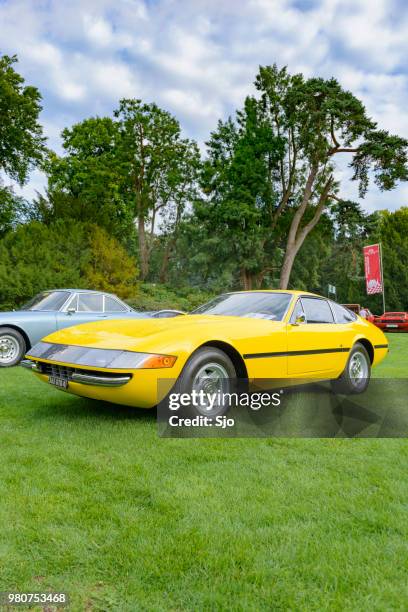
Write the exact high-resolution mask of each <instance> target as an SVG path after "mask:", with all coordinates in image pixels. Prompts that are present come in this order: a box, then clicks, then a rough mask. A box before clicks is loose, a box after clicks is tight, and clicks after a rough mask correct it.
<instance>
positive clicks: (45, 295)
mask: <svg viewBox="0 0 408 612" xmlns="http://www.w3.org/2000/svg"><path fill="white" fill-rule="evenodd" d="M69 295H70V293H69V291H43V292H42V293H39V294H38V295H36V296H35V297H33V298H32V300H30V301H29V302H27V304H24V306H22V308H21V310H60V308H61V306H63V305H64V304H65V302H66V300H67V299H68V297H69Z"/></svg>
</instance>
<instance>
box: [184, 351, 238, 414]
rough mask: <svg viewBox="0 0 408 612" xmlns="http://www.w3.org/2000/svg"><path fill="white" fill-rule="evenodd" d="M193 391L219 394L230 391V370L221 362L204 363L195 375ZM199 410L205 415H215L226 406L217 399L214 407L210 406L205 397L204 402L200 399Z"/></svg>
mask: <svg viewBox="0 0 408 612" xmlns="http://www.w3.org/2000/svg"><path fill="white" fill-rule="evenodd" d="M191 388H192V391H195V392H196V393H200V395H202V393H201V392H203V393H204V394H206V396H205V397H207V394H218V393H220V395H222V394H223V393H228V392H229V390H230V382H229V378H228V372H227V370H226V369H225V368H224V366H222V365H221V364H219V363H215V362H213V363H207V364H205V365H203V366H202V367H201V368H200V369H199V370H198V372H197V374H196V375H195V377H194V380H193V384H192V387H191ZM196 407H197V411H198V412H199V413H200V414H203V415H205V416H213V415H215V414H217V413H219V412H220V410H221V409H223V408H224V403H223V402H222V401H221V402H217V401H215V403H214V405H213V407H212V408H211V407H210V404H209V402H208V401H206V400H205V399H204V401H203V402H201V401H198V403H197V406H196Z"/></svg>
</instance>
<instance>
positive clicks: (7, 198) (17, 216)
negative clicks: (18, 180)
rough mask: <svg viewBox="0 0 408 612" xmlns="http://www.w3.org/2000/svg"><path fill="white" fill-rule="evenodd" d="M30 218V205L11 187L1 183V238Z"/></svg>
mask: <svg viewBox="0 0 408 612" xmlns="http://www.w3.org/2000/svg"><path fill="white" fill-rule="evenodd" d="M29 218H30V205H29V203H28V202H27V201H26V200H25V199H24V198H22V197H21V196H17V195H16V194H15V193H14V192H13V190H12V189H11V188H10V187H4V186H2V185H1V183H0V238H2V237H3V236H4V235H5V234H7V232H9V231H11V230H12V229H13V228H15V227H16V226H17V225H18V224H19V223H24V222H25V221H27V220H28V219H29Z"/></svg>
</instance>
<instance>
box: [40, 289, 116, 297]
mask: <svg viewBox="0 0 408 612" xmlns="http://www.w3.org/2000/svg"><path fill="white" fill-rule="evenodd" d="M52 291H70V292H71V293H104V294H105V295H113V296H114V297H116V295H115V294H114V293H108V292H107V291H96V290H95V289H72V288H71V289H69V288H64V289H45V290H44V292H47V293H51V292H52Z"/></svg>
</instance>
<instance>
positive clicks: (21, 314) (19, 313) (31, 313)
mask: <svg viewBox="0 0 408 612" xmlns="http://www.w3.org/2000/svg"><path fill="white" fill-rule="evenodd" d="M55 314H56V313H55V312H54V311H51V310H13V311H8V312H0V323H3V321H4V322H7V323H13V322H14V321H26V320H29V319H32V318H33V317H38V316H46V317H50V316H52V315H55Z"/></svg>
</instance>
